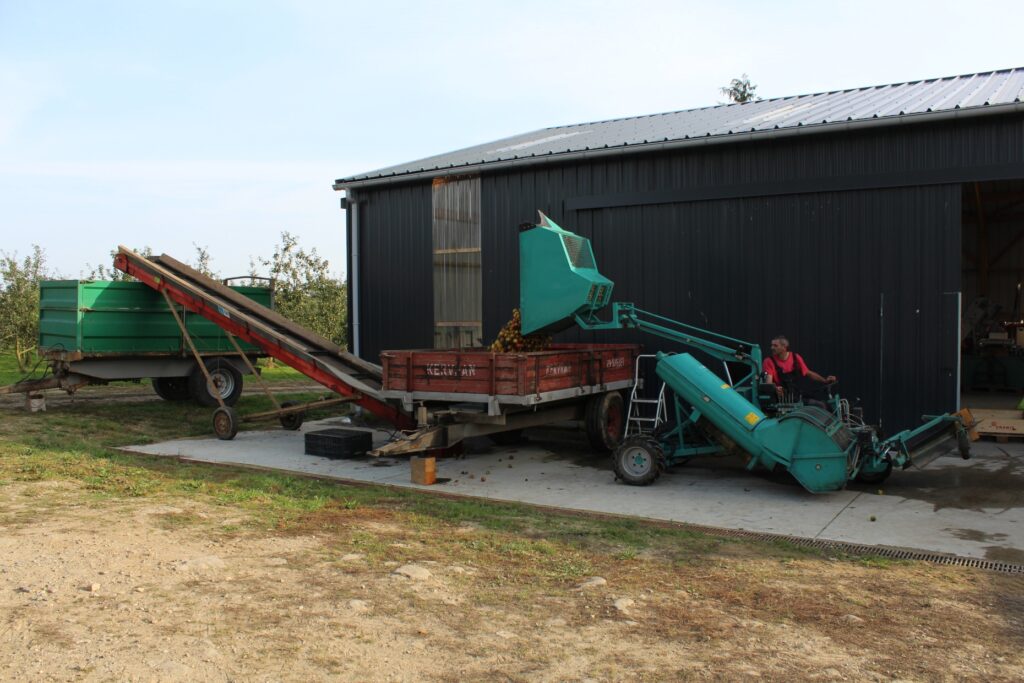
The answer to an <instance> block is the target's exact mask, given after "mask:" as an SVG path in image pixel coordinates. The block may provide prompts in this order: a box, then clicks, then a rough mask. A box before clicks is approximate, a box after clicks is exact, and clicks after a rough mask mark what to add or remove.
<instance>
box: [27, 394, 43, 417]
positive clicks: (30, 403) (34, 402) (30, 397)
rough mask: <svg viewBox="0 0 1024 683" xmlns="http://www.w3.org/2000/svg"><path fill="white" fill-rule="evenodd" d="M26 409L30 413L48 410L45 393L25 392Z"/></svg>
mask: <svg viewBox="0 0 1024 683" xmlns="http://www.w3.org/2000/svg"><path fill="white" fill-rule="evenodd" d="M25 410H27V411H28V412H30V413H38V412H39V411H40V410H41V411H43V412H46V396H44V395H43V394H25Z"/></svg>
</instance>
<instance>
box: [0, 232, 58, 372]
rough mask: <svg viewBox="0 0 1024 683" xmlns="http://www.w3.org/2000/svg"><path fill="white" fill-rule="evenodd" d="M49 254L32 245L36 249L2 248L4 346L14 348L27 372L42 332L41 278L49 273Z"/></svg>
mask: <svg viewBox="0 0 1024 683" xmlns="http://www.w3.org/2000/svg"><path fill="white" fill-rule="evenodd" d="M48 275H49V274H48V271H47V269H46V254H45V253H44V252H43V249H42V247H40V246H39V245H37V244H33V245H32V253H31V254H29V255H28V256H26V257H25V258H23V259H21V260H19V259H18V254H17V252H15V253H14V254H8V253H6V252H0V349H2V350H4V351H13V352H14V357H15V358H16V359H17V362H18V369H19V370H20V371H21V372H27V371H28V370H29V366H30V364H31V360H32V357H33V354H34V352H35V350H36V340H37V338H38V336H39V281H40V280H44V279H46V278H47V277H48Z"/></svg>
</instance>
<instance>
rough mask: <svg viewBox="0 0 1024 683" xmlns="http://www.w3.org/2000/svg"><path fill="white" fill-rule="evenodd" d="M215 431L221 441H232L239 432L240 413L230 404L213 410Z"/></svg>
mask: <svg viewBox="0 0 1024 683" xmlns="http://www.w3.org/2000/svg"><path fill="white" fill-rule="evenodd" d="M213 433H214V434H216V435H217V438H218V439H220V440H221V441H231V439H233V438H235V434H237V433H238V413H236V412H235V409H234V408H232V407H230V406H228V407H226V408H217V410H215V411H213Z"/></svg>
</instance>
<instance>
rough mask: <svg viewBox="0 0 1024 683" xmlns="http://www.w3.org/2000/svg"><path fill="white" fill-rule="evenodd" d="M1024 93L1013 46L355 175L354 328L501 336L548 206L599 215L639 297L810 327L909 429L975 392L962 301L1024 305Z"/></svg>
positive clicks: (604, 251)
mask: <svg viewBox="0 0 1024 683" xmlns="http://www.w3.org/2000/svg"><path fill="white" fill-rule="evenodd" d="M1022 97H1024V68H1018V69H1009V70H1004V71H995V72H990V73H981V74H973V75H966V76H956V77H949V78H940V79H934V80H926V81H918V82H913V83H901V84H894V85H886V86H878V87H868V88H860V89H855V90H845V91H836V92H829V93H819V94H814V95H805V96H798V97H785V98H778V99H771V100H763V101H758V102H753V103H747V104H732V105H722V106H717V107H709V108H705V109H697V110H689V111H680V112H672V113H667V114H658V115H653V116H640V117H635V118H627V119H618V120H614V121H603V122H598V123H587V124H578V125H570V126H560V127H554V128H547V129H543V130H540V131H535V132H531V133H527V134H524V135H518V136H514V137H511V138H507V139H503V140H498V141H495V142H491V143H487V144H484V145H479V146H476V147H471V148H468V149H464V150H460V151H456V152H452V153H449V154H441V155H438V156H435V157H430V158H428V159H423V160H420V161H416V162H412V163H408V164H402V165H400V166H394V167H390V168H385V169H382V170H379V171H375V172H371V173H366V174H362V175H358V176H352V177H349V178H342V179H340V180H338V181H336V183H335V188H336V189H337V190H344V191H345V192H346V198H345V199H344V200H343V205H346V206H347V208H348V212H347V221H348V223H347V228H348V247H349V248H348V255H349V260H348V273H349V277H350V283H351V286H350V295H351V297H352V298H351V301H350V330H349V334H350V339H351V340H352V347H353V350H354V351H355V352H356V353H357V354H358V355H360V356H362V357H364V358H367V359H375V358H376V356H377V355H378V354H379V352H380V351H381V350H383V349H388V348H422V347H432V346H458V345H463V346H468V345H473V344H475V343H476V342H477V341H478V340H480V339H482V340H484V342H485V343H486V342H488V341H490V339H491V338H493V336H494V335H495V333H496V332H497V330H498V329H499V327H500V326H501V325H502V324H503V323H504V322H505V321H506V320H507V319H508V318H509V315H510V312H511V310H512V309H513V308H514V307H515V306H517V305H518V254H517V235H518V226H519V224H521V223H523V222H528V221H533V220H535V219H536V215H537V214H536V212H537V210H538V209H540V210H542V211H544V212H545V213H547V214H548V215H550V216H551V217H552V218H553V219H554V220H555V221H557V222H558V223H559V224H561V225H562V226H563V227H565V228H567V229H569V230H572V231H574V232H577V233H579V234H581V235H585V236H587V237H589V238H591V240H592V241H593V247H594V251H595V255H596V257H597V260H598V265H599V268H600V270H601V272H602V273H603V274H605V275H606V276H608V277H609V278H611V279H612V280H613V281H614V282H615V284H616V291H615V298H616V299H617V300H621V301H632V302H634V303H636V304H637V305H638V306H641V307H643V308H645V309H647V310H651V311H655V312H658V313H660V314H663V315H666V316H669V317H672V318H676V319H679V320H682V321H685V322H689V323H691V324H694V325H698V326H701V327H706V328H708V329H711V330H714V331H717V332H722V333H725V334H729V335H731V336H735V337H739V338H743V339H748V340H751V341H756V342H759V343H761V344H762V346H764V347H765V348H767V345H768V341H769V340H770V338H771V337H772V336H775V335H778V334H780V333H781V334H786V335H787V336H788V337H789V338H790V340H791V341H792V343H793V348H794V349H795V350H797V351H799V352H800V353H801V354H802V355H803V356H804V357H805V358H806V359H807V361H808V364H809V365H810V366H811V367H812V368H813V369H816V370H818V371H819V372H822V373H823V374H828V373H831V374H835V375H837V376H838V377H839V378H840V385H839V389H840V391H841V392H842V393H843V394H845V395H848V396H851V397H857V398H860V399H861V401H862V403H863V405H864V408H865V414H866V415H865V416H866V417H867V418H869V419H870V420H876V421H877V420H880V421H881V424H882V428H883V430H885V431H887V432H891V431H892V430H894V429H896V428H902V427H905V426H908V425H911V424H913V423H915V422H917V420H918V419H919V416H920V415H922V414H925V413H938V412H943V411H947V410H953V409H955V408H956V407H957V406H958V403H959V400H960V393H961V390H962V387H961V371H962V366H963V363H964V359H963V358H962V355H961V351H962V349H964V348H965V345H969V342H970V336H971V335H970V334H969V333H970V332H971V330H969V329H967V328H966V326H965V325H966V323H965V321H964V316H963V314H962V313H963V312H964V311H967V310H968V309H969V308H970V307H971V306H972V305H974V304H975V303H976V302H977V301H979V300H983V301H985V302H986V303H985V304H984V305H983V308H984V306H988V308H986V309H985V310H988V311H990V312H991V310H992V309H993V308H1001V310H1002V311H1003V317H1004V318H1005V319H1006V320H1017V319H1020V318H1021V317H1022V315H1021V306H1022V302H1021V300H1020V293H1019V292H1020V288H1019V286H1018V283H1020V282H1021V281H1022V280H1024V253H1022V252H1024V249H1022V244H1024V240H1022V238H1024V103H1022V101H1021V99H1022ZM975 308H977V307H976V306H975ZM972 310H974V309H972ZM972 315H973V314H972ZM971 324H972V325H974V324H975V322H974V319H973V318H972V320H971ZM1022 329H1024V323H1022ZM564 335H565V338H566V340H574V339H575V338H579V337H580V336H581V333H578V332H567V333H564ZM586 339H587V340H593V341H620V340H621V341H626V340H629V341H633V340H635V341H639V342H641V343H646V344H648V345H649V346H650V347H660V346H661V344H660V342H659V341H657V340H652V339H650V338H648V339H643V338H640V337H635V338H630V337H629V336H628V335H621V334H620V335H617V336H612V335H603V336H601V337H600V338H598V337H597V336H593V335H590V336H587V338H586ZM965 339H966V340H967V341H966V342H965ZM971 353H974V351H972V352H971ZM1009 355H1012V354H1009ZM1021 360H1022V362H1024V359H1021ZM1022 376H1024V372H1022ZM989 379H991V378H989ZM1011 388H1012V387H1011ZM1020 388H1021V389H1024V386H1022V387H1020Z"/></svg>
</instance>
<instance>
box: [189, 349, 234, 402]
mask: <svg viewBox="0 0 1024 683" xmlns="http://www.w3.org/2000/svg"><path fill="white" fill-rule="evenodd" d="M205 364H206V369H207V370H208V371H209V372H210V376H211V377H212V378H213V383H214V384H215V385H216V386H217V388H218V389H219V390H220V397H221V399H223V400H224V404H225V405H228V406H233V405H235V404H236V403H238V397H239V396H241V395H242V373H240V372H239V371H238V369H237V368H236V367H235V366H234V365H232V364H231V363H229V362H228V361H226V360H224V359H223V358H210V359H207V360H206V361H205ZM188 388H189V393H190V394H191V396H192V400H194V401H195V402H196V403H198V404H199V405H201V406H207V407H209V408H212V407H214V406H219V405H220V403H219V402H218V401H217V399H216V397H215V396H214V395H213V394H211V393H210V389H209V387H208V386H207V385H206V375H204V374H203V371H202V370H201V369H199V368H198V367H197V368H195V369H194V370H192V374H191V375H189V377H188Z"/></svg>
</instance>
